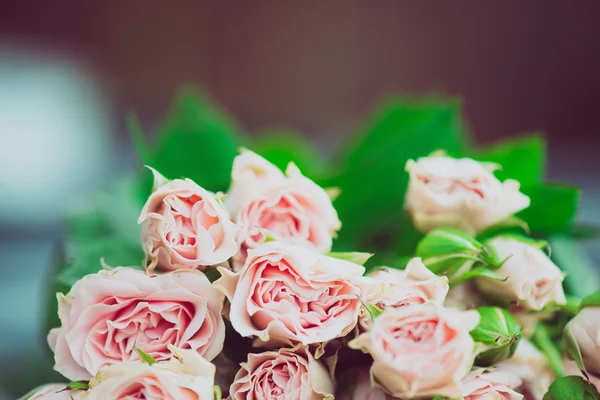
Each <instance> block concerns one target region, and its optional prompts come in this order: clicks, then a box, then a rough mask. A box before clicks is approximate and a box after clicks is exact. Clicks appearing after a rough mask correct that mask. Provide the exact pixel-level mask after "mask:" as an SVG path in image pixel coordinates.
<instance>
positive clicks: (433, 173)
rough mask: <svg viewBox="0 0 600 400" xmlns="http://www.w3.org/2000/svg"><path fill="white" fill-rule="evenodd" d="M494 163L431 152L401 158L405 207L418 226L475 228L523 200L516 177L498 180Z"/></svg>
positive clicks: (521, 206)
mask: <svg viewBox="0 0 600 400" xmlns="http://www.w3.org/2000/svg"><path fill="white" fill-rule="evenodd" d="M496 168H497V166H495V165H493V164H486V163H480V162H477V161H475V160H472V159H470V158H461V159H456V158H451V157H443V156H432V157H423V158H419V159H418V160H417V161H413V160H410V161H409V162H408V163H407V164H406V170H407V171H408V173H409V177H410V180H409V184H408V190H407V193H406V202H405V208H406V210H407V211H408V213H409V214H410V215H411V217H412V220H413V223H414V225H415V227H416V228H417V229H419V230H420V231H422V232H428V231H430V230H432V229H434V228H440V227H446V228H457V229H460V230H463V231H465V232H469V233H475V232H480V231H482V230H484V229H486V228H488V227H490V226H492V225H494V224H496V223H499V222H501V221H503V220H505V219H507V218H508V217H511V216H512V215H514V214H516V213H517V212H519V211H521V210H523V209H525V208H527V207H528V206H529V197H527V196H525V195H524V194H522V193H521V192H520V191H519V182H517V181H515V180H511V179H508V180H506V181H504V182H500V181H499V180H498V178H496V177H495V176H494V174H493V171H494V169H496Z"/></svg>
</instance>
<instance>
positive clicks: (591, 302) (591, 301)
mask: <svg viewBox="0 0 600 400" xmlns="http://www.w3.org/2000/svg"><path fill="white" fill-rule="evenodd" d="M584 307H600V291H597V292H596V293H592V294H590V295H589V296H586V297H584V298H583V299H582V300H581V302H580V303H579V308H580V309H581V308H584Z"/></svg>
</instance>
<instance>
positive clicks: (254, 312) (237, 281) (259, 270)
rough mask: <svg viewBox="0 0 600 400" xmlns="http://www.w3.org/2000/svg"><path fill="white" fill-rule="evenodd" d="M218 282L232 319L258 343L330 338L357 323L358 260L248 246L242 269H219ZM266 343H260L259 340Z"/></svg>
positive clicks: (271, 245) (278, 246)
mask: <svg viewBox="0 0 600 400" xmlns="http://www.w3.org/2000/svg"><path fill="white" fill-rule="evenodd" d="M219 271H220V272H221V274H222V277H221V278H220V279H219V280H217V281H216V282H215V283H214V286H215V287H216V288H217V289H219V290H221V291H223V293H225V294H226V295H227V297H228V298H229V301H230V302H231V307H230V311H229V318H230V320H231V324H232V325H233V328H234V329H235V330H236V331H237V332H238V333H239V334H240V335H242V336H245V337H256V338H257V339H258V341H257V342H256V343H255V344H257V345H274V344H290V343H302V344H304V345H307V344H312V343H321V342H326V341H329V340H331V339H334V338H337V337H342V336H345V335H346V334H347V333H348V332H350V331H351V330H352V329H353V328H354V326H355V325H356V322H357V318H358V312H359V310H360V306H361V302H360V299H359V296H360V295H361V292H360V289H359V285H360V284H359V283H358V282H359V281H360V280H361V279H363V278H362V274H363V273H364V268H363V267H362V266H360V265H357V264H353V263H351V262H348V261H343V260H339V259H336V258H332V257H328V256H325V255H323V254H320V253H317V252H315V251H312V250H310V249H307V248H304V247H300V246H294V245H291V244H288V243H284V242H267V243H265V244H263V245H262V246H260V247H258V248H256V249H254V250H250V252H249V253H248V258H247V259H246V263H245V265H244V267H243V268H242V269H241V270H240V271H239V272H235V273H234V272H231V271H229V270H227V269H224V268H219ZM261 342H262V343H261Z"/></svg>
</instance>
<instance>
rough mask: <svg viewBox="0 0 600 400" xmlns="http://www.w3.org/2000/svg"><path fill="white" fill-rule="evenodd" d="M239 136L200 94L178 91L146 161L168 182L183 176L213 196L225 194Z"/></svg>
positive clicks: (226, 119)
mask: <svg viewBox="0 0 600 400" xmlns="http://www.w3.org/2000/svg"><path fill="white" fill-rule="evenodd" d="M240 137H241V133H240V132H239V129H238V127H237V126H236V124H235V123H234V122H233V118H231V117H230V116H229V115H227V114H226V113H225V112H224V111H222V110H221V109H220V108H219V107H218V106H216V105H215V103H214V102H213V101H212V100H211V99H210V98H209V97H208V96H207V95H206V94H203V93H201V92H200V91H197V90H194V89H192V88H184V89H182V90H181V91H180V92H179V94H178V95H177V98H176V100H175V103H174V105H173V106H172V108H171V111H170V113H169V115H168V117H167V119H166V121H165V122H164V123H163V124H162V126H161V128H160V129H159V133H158V136H157V138H156V145H155V146H154V151H153V154H152V157H151V159H150V160H145V162H146V164H149V165H152V166H153V167H155V168H156V169H158V170H159V171H161V172H162V173H163V174H164V175H165V176H167V177H169V178H172V179H174V178H181V177H183V176H185V177H188V178H190V179H192V180H193V181H194V182H196V183H197V184H198V185H200V186H202V187H203V188H205V189H207V190H211V191H213V192H218V191H225V190H227V188H228V186H229V182H230V179H231V166H232V165H233V159H234V157H235V156H236V155H237V154H238V151H237V148H238V146H239V145H240V143H239V138H240Z"/></svg>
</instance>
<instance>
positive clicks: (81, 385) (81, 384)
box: [67, 381, 90, 390]
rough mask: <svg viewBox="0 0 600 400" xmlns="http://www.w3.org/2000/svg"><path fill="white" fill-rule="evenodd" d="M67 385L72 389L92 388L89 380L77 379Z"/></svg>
mask: <svg viewBox="0 0 600 400" xmlns="http://www.w3.org/2000/svg"><path fill="white" fill-rule="evenodd" d="M67 387H68V388H69V389H71V390H88V389H89V388H90V385H89V382H87V381H75V382H69V383H68V384H67Z"/></svg>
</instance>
